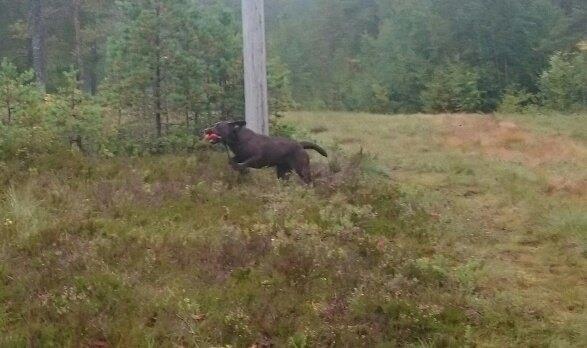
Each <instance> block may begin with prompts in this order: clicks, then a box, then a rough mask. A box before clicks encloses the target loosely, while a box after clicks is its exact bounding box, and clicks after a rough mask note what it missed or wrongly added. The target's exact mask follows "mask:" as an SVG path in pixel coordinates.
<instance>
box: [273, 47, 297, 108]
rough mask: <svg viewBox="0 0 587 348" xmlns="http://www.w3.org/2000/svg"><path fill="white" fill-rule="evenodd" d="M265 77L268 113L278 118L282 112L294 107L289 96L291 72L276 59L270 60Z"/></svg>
mask: <svg viewBox="0 0 587 348" xmlns="http://www.w3.org/2000/svg"><path fill="white" fill-rule="evenodd" d="M267 75H268V76H267V87H268V92H269V113H270V114H271V115H272V116H276V117H280V116H282V115H281V113H282V112H283V111H287V110H290V109H291V108H292V107H293V106H294V105H293V104H294V101H293V98H292V95H291V83H290V78H291V77H290V75H291V72H290V71H289V70H288V69H287V67H286V66H285V65H284V64H283V63H282V62H281V61H280V60H279V59H278V58H272V59H270V60H269V62H268V66H267Z"/></svg>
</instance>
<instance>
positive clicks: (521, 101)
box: [497, 88, 538, 113]
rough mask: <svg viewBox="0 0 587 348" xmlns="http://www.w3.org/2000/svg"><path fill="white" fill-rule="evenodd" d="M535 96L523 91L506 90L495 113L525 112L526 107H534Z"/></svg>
mask: <svg viewBox="0 0 587 348" xmlns="http://www.w3.org/2000/svg"><path fill="white" fill-rule="evenodd" d="M537 101H538V100H537V97H536V95H534V94H532V93H529V92H527V91H525V90H517V89H515V88H510V89H508V90H507V91H506V92H505V94H504V96H503V98H502V100H501V102H500V104H499V106H498V107H497V111H498V112H501V113H522V112H525V111H526V110H527V109H528V107H530V106H532V105H536V103H537Z"/></svg>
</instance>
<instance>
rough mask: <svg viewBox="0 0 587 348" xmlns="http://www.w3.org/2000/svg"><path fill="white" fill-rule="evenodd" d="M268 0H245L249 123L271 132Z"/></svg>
mask: <svg viewBox="0 0 587 348" xmlns="http://www.w3.org/2000/svg"><path fill="white" fill-rule="evenodd" d="M263 1H264V0H242V13H243V40H244V65H245V118H246V121H247V127H248V128H249V129H251V130H253V131H255V132H257V133H259V134H264V135H268V134H269V107H268V104H267V61H266V60H267V54H266V48H265V10H264V6H263Z"/></svg>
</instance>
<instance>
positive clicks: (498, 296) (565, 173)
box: [287, 112, 587, 346]
mask: <svg viewBox="0 0 587 348" xmlns="http://www.w3.org/2000/svg"><path fill="white" fill-rule="evenodd" d="M556 117H558V118H556ZM553 118H554V119H553V120H548V119H546V118H545V117H544V116H542V117H538V116H537V117H535V118H532V117H529V116H519V117H518V116H515V115H513V116H512V115H499V116H484V115H414V116H386V115H363V114H345V113H333V112H331V113H304V112H301V113H291V114H289V115H288V118H287V119H288V120H290V121H293V122H295V124H298V125H301V126H302V127H319V126H325V127H327V128H328V131H327V132H324V133H321V134H318V135H315V137H316V138H317V140H318V141H322V142H332V141H333V140H334V142H335V143H336V144H338V146H340V147H341V148H343V149H345V150H347V151H355V150H357V149H358V148H363V149H364V150H365V151H366V152H367V153H371V154H373V155H375V156H376V158H377V159H378V161H379V162H380V163H381V164H382V165H385V166H386V167H387V168H388V169H389V172H390V173H391V175H392V177H393V178H394V179H395V181H396V182H397V183H398V186H399V189H400V191H401V192H403V194H405V195H406V196H407V197H412V198H411V199H413V200H414V201H418V202H419V204H422V205H423V206H427V207H429V211H431V212H432V214H433V217H434V218H436V219H438V220H439V221H441V222H442V223H443V224H444V229H443V230H444V236H443V238H442V239H441V240H440V241H439V245H438V249H437V251H436V252H437V253H440V254H443V255H445V257H447V258H449V259H454V260H458V261H457V264H458V265H459V266H456V269H457V270H459V269H463V270H466V273H467V278H469V279H473V280H472V281H471V282H472V285H471V286H472V287H473V289H474V290H473V292H474V293H475V294H476V295H475V296H476V298H477V301H479V303H483V305H482V307H484V313H482V314H480V315H481V317H484V318H487V317H488V316H492V317H493V318H494V319H496V320H504V321H507V320H508V319H506V317H507V314H505V313H506V312H508V311H509V310H508V309H507V308H514V307H516V306H519V308H520V310H521V311H522V315H523V317H524V318H525V319H523V320H522V322H521V323H519V324H520V325H521V326H522V327H523V330H524V331H525V332H526V334H527V335H528V336H526V338H524V339H521V340H518V341H516V340H515V339H513V338H512V337H509V338H508V337H505V336H502V335H501V334H496V333H495V332H493V329H492V328H491V327H486V330H480V331H478V332H477V334H478V335H480V337H482V338H481V339H482V341H484V342H485V344H483V345H486V344H488V343H489V342H491V343H490V344H489V345H495V346H508V345H510V346H511V345H513V346H516V345H522V346H528V345H533V344H534V345H544V344H546V345H554V346H576V345H579V346H580V345H584V344H587V333H586V331H585V330H584V327H583V326H584V325H583V323H584V322H585V320H586V319H587V310H586V305H587V303H586V301H585V298H587V287H585V281H586V280H587V272H586V271H585V270H586V269H587V234H586V231H587V219H586V218H585V216H587V191H586V188H587V142H586V141H585V139H587V129H585V124H586V123H587V122H585V120H586V118H587V117H586V116H585V115H581V116H576V117H573V118H570V117H569V118H564V116H553ZM294 120H295V121H294ZM351 136H352V137H356V138H359V139H360V142H357V143H348V142H340V141H337V139H344V138H347V137H351ZM468 265H476V266H475V267H474V268H470V267H469V266H468ZM469 273H470V274H469ZM498 318H501V319H498ZM571 337H573V338H571Z"/></svg>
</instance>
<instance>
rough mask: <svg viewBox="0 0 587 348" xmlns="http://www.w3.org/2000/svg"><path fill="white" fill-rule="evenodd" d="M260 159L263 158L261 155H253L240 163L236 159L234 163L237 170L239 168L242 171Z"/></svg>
mask: <svg viewBox="0 0 587 348" xmlns="http://www.w3.org/2000/svg"><path fill="white" fill-rule="evenodd" d="M259 160H261V156H253V157H249V158H248V159H247V160H245V161H244V162H242V163H238V162H236V161H234V162H233V163H234V164H233V168H234V169H235V170H238V171H240V172H244V171H246V170H247V168H249V167H250V166H252V165H254V164H255V163H256V162H258V161H259Z"/></svg>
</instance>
